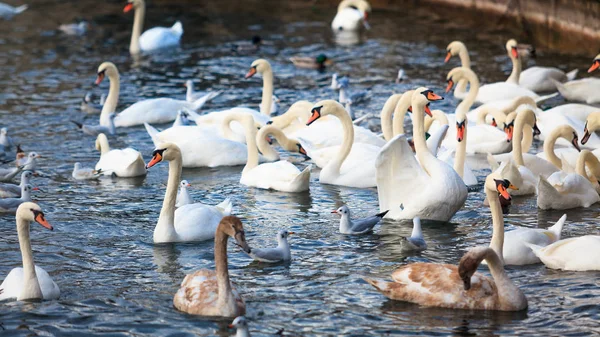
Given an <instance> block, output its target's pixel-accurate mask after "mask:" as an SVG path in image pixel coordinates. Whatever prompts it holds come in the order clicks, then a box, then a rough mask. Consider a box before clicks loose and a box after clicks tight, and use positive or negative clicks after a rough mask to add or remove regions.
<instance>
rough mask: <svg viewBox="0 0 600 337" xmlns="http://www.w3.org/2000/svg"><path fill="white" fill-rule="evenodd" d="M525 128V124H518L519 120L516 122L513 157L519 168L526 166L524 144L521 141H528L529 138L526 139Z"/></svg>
mask: <svg viewBox="0 0 600 337" xmlns="http://www.w3.org/2000/svg"><path fill="white" fill-rule="evenodd" d="M524 126H525V123H518V122H517V120H515V129H514V132H513V139H512V146H513V148H512V155H513V160H514V161H515V163H516V164H517V165H518V166H525V162H524V161H523V144H521V141H523V140H526V139H527V138H528V136H525V137H524ZM532 133H533V132H532Z"/></svg>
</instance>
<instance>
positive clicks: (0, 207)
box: [0, 185, 38, 213]
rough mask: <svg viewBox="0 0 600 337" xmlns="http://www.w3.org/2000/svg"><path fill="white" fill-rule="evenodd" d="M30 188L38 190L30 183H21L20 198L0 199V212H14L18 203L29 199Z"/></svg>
mask: <svg viewBox="0 0 600 337" xmlns="http://www.w3.org/2000/svg"><path fill="white" fill-rule="evenodd" d="M31 190H38V188H37V187H36V188H33V187H31V185H23V187H22V188H21V197H20V198H6V199H0V213H16V212H17V208H19V205H21V204H22V203H24V202H27V201H31Z"/></svg>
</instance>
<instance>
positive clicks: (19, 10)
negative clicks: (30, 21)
mask: <svg viewBox="0 0 600 337" xmlns="http://www.w3.org/2000/svg"><path fill="white" fill-rule="evenodd" d="M27 8H29V6H27V5H22V6H19V7H16V8H15V13H16V14H19V13H23V12H24V11H26V10H27Z"/></svg>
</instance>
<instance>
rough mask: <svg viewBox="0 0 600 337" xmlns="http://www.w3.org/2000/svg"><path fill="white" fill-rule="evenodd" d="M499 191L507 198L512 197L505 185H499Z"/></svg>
mask: <svg viewBox="0 0 600 337" xmlns="http://www.w3.org/2000/svg"><path fill="white" fill-rule="evenodd" d="M498 193H500V195H501V196H502V197H503V198H504V199H506V200H510V199H511V197H510V194H509V193H508V190H507V189H506V188H505V187H504V186H503V185H498Z"/></svg>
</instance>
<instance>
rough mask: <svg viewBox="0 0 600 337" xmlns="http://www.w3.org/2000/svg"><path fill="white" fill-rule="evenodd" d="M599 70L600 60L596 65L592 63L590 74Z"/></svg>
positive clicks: (595, 62)
mask: <svg viewBox="0 0 600 337" xmlns="http://www.w3.org/2000/svg"><path fill="white" fill-rule="evenodd" d="M598 68H600V60H594V63H592V66H591V67H590V69H588V73H591V72H592V71H594V70H596V69H598Z"/></svg>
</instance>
